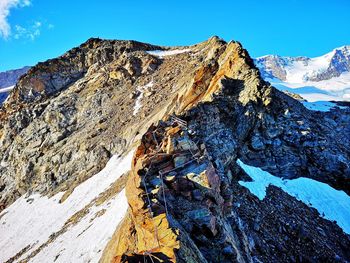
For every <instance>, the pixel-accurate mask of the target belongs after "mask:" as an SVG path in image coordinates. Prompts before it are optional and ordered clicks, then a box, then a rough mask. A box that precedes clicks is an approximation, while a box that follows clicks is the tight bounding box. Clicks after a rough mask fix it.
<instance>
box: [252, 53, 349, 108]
mask: <svg viewBox="0 0 350 263" xmlns="http://www.w3.org/2000/svg"><path fill="white" fill-rule="evenodd" d="M255 64H256V66H257V67H258V68H259V69H260V72H261V74H262V77H263V78H264V79H265V80H267V81H269V82H271V84H272V85H274V86H275V87H277V88H279V89H281V90H287V91H289V92H294V93H297V94H300V95H301V96H302V97H303V98H305V99H307V100H309V101H318V100H326V101H329V100H350V46H342V47H339V48H336V49H334V50H332V51H331V52H329V53H327V54H325V55H323V56H320V57H315V58H308V57H282V56H277V55H267V56H263V57H259V58H256V59H255Z"/></svg>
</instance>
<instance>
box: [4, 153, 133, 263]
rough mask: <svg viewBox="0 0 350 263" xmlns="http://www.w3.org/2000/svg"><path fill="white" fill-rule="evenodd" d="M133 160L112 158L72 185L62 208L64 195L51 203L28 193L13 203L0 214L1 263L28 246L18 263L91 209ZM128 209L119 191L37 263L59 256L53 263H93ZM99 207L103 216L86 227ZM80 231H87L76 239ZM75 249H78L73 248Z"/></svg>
mask: <svg viewBox="0 0 350 263" xmlns="http://www.w3.org/2000/svg"><path fill="white" fill-rule="evenodd" d="M132 157H133V151H132V152H130V153H128V154H127V155H126V156H125V157H124V158H119V157H118V156H116V155H115V156H113V157H112V158H111V159H110V160H109V161H108V163H107V165H106V167H105V168H104V169H102V170H101V171H100V172H99V173H97V174H96V175H94V176H93V177H91V178H89V179H88V180H86V181H85V182H83V183H82V184H80V185H79V186H77V187H76V188H75V189H74V191H73V193H72V194H71V195H70V196H69V197H68V198H67V199H66V200H65V201H64V202H63V203H59V200H60V199H61V197H62V195H63V194H64V193H63V192H61V193H58V194H56V195H55V196H53V197H51V198H48V197H47V196H41V195H40V194H32V195H30V196H28V197H25V196H22V197H21V198H19V199H18V200H16V202H14V203H13V204H12V205H11V206H9V207H8V208H6V209H5V210H4V211H3V212H2V213H1V215H0V233H1V238H0V251H1V253H0V262H5V261H7V260H8V259H9V258H11V257H13V256H14V255H16V254H17V253H18V252H19V251H21V250H22V249H23V248H25V247H27V246H28V245H30V246H32V247H31V248H30V249H29V251H27V252H26V253H24V255H22V257H21V258H20V259H23V258H25V257H26V256H28V255H29V254H30V253H31V252H32V251H34V250H35V249H37V248H38V247H39V246H40V245H42V244H43V243H45V242H46V241H47V240H49V238H50V235H51V234H53V233H55V232H57V231H59V230H61V229H62V227H63V226H64V224H65V222H66V221H67V220H68V219H69V218H71V217H72V216H73V215H74V214H75V213H76V212H78V211H80V210H82V209H83V208H84V207H85V206H87V205H88V204H90V203H91V201H92V200H93V199H95V198H96V197H98V196H99V194H100V193H103V192H104V191H105V190H106V189H108V187H109V186H110V185H111V184H112V183H113V182H115V181H116V180H117V179H118V178H119V177H120V176H121V175H122V174H124V173H125V172H127V171H128V170H130V163H131V160H132ZM127 206H128V204H127V202H126V198H125V195H124V192H121V193H119V194H118V195H117V196H116V197H114V198H113V199H112V200H110V202H109V203H107V204H103V205H102V206H99V207H95V206H93V207H92V208H90V211H89V213H88V215H87V216H86V217H84V218H83V219H82V221H80V222H79V223H78V224H77V225H74V226H71V227H70V229H69V230H68V231H67V232H65V233H64V234H63V236H61V237H59V238H58V239H56V240H55V241H54V242H53V243H51V244H49V246H48V247H47V248H44V249H43V250H42V251H41V252H40V253H39V254H38V255H37V256H38V260H37V261H41V262H53V260H49V259H48V258H45V256H47V257H52V256H53V254H55V256H56V255H57V254H61V256H59V257H58V258H57V260H56V262H89V260H91V261H90V262H97V261H98V260H99V257H100V253H101V251H99V250H100V249H103V247H104V246H105V245H106V244H107V241H108V238H110V237H111V236H112V234H113V232H114V230H115V228H116V226H117V225H118V223H119V222H120V220H121V218H123V216H124V214H125V212H126V209H127ZM103 207H104V208H105V209H107V210H106V212H105V213H104V214H103V215H102V216H100V217H98V218H96V219H95V222H94V223H93V224H91V223H90V219H91V218H92V216H93V215H95V213H96V212H97V211H99V210H101V209H103ZM90 224H91V227H90ZM83 229H86V231H85V232H84V233H82V234H81V235H80V236H79V235H78V234H79V233H78V232H79V231H80V232H82V230H83ZM72 244H74V245H72ZM76 245H77V246H79V247H80V248H81V249H77V247H76ZM83 247H86V248H85V249H83ZM59 249H61V251H60V250H59ZM39 256H40V257H39ZM60 257H61V259H60ZM67 259H69V260H67ZM33 261H36V259H35V258H34V259H33Z"/></svg>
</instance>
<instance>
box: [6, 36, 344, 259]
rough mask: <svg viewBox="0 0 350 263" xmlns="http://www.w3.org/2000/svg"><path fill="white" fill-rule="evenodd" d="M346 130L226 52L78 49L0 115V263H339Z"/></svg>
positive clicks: (211, 47) (207, 46)
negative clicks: (308, 191) (309, 191)
mask: <svg viewBox="0 0 350 263" xmlns="http://www.w3.org/2000/svg"><path fill="white" fill-rule="evenodd" d="M349 123H350V110H349V108H348V107H344V108H334V109H331V110H330V111H328V112H318V111H310V110H308V109H307V108H305V107H304V106H303V105H302V104H301V103H300V102H298V101H296V100H294V99H293V98H291V97H289V96H287V95H286V94H284V93H282V92H280V91H278V90H277V89H275V88H274V87H272V86H271V85H270V84H269V83H267V82H265V81H264V80H263V79H262V78H261V77H260V73H259V71H258V69H257V68H256V67H255V66H254V61H253V60H252V59H251V58H250V57H249V54H248V52H247V51H246V50H244V49H243V48H242V46H241V45H240V44H239V43H238V42H234V41H232V42H229V43H226V42H224V41H222V40H220V39H219V38H217V37H213V38H211V39H209V40H207V41H205V42H203V43H199V44H197V45H193V46H188V47H174V48H171V47H160V46H154V45H150V44H145V43H140V42H136V41H117V40H110V41H107V40H101V39H90V40H88V41H87V42H86V43H84V44H82V45H81V46H79V47H77V48H74V49H72V50H70V51H68V52H67V53H65V54H64V55H63V56H61V57H59V58H56V59H53V60H49V61H47V62H44V63H40V64H38V65H37V66H35V67H33V68H32V69H31V70H29V72H28V73H27V74H26V75H25V76H23V77H22V78H21V79H20V81H19V82H18V84H17V85H16V87H15V88H14V89H13V91H12V92H11V94H10V97H9V98H8V100H7V101H6V102H5V103H4V105H3V107H2V108H1V114H0V124H1V126H0V134H1V137H0V145H1V147H2V149H3V151H2V152H1V153H0V158H1V163H0V164H1V166H0V172H1V177H0V189H1V198H0V202H1V203H2V205H1V208H2V209H3V211H2V212H1V214H0V231H1V233H4V237H5V238H4V239H3V241H2V242H1V243H0V248H1V250H4V251H5V250H6V253H4V254H2V255H1V258H0V259H1V261H4V262H14V261H15V262H18V261H21V260H24V261H29V262H41V261H43V259H45V260H46V261H49V262H53V261H55V262H67V261H68V262H86V261H89V262H97V261H99V260H100V261H101V262H139V261H141V262H144V261H145V262H152V261H154V262H162V261H161V260H163V261H165V262H169V261H172V262H175V261H176V262H265V261H268V262H280V261H287V262H288V261H290V262H298V261H312V260H313V261H335V260H340V261H346V260H347V261H349V259H350V255H349V251H348V247H349V246H350V239H349V235H348V234H349V229H348V227H347V224H346V222H345V223H344V220H343V219H342V218H345V221H346V219H347V218H350V215H349V212H348V211H349V209H347V207H348V206H349V205H348V204H349V200H350V199H349V194H350V192H349V189H350V187H349V186H350V185H349V184H350V181H349V178H350V167H349V163H350V145H349V140H348V134H349V133H350V126H349ZM133 153H134V155H133V156H132V154H133ZM247 167H250V169H247ZM254 167H259V168H260V169H263V170H264V171H265V172H266V174H268V175H269V176H268V175H266V174H265V177H266V178H268V179H269V180H271V182H272V181H273V183H270V184H271V185H270V186H269V184H263V183H261V181H263V180H261V178H260V177H257V175H258V174H261V173H260V172H256V170H254V169H257V168H254ZM129 169H130V172H129V173H128V172H127V171H128V170H129ZM259 171H260V170H259ZM275 177H276V178H277V179H276V178H275ZM251 178H252V179H253V182H251ZM279 180H280V181H279ZM298 180H307V182H308V183H309V184H310V185H312V188H313V189H314V190H315V191H314V192H315V193H320V192H322V191H321V190H322V189H324V188H325V187H326V188H327V189H328V191H327V192H325V191H324V193H327V195H326V196H325V197H327V198H328V201H327V202H328V203H330V206H329V207H330V209H332V207H333V208H334V207H339V205H340V204H342V205H343V206H344V207H345V208H344V209H343V210H342V211H341V212H342V214H341V215H334V214H330V213H329V212H328V211H327V210H325V208H324V206H323V207H320V206H318V205H317V204H310V202H312V201H313V200H314V199H313V198H315V195H310V196H307V197H304V196H302V195H301V194H299V195H298V196H297V195H296V194H295V193H300V192H301V193H305V191H304V190H303V189H304V188H301V187H298V186H296V187H295V188H296V189H295V191H292V190H293V189H292V190H290V187H289V186H290V185H294V184H295V185H298V184H296V183H295V182H298ZM250 182H251V183H252V184H249V183H250ZM254 182H255V184H253V183H254ZM266 182H269V181H267V179H266ZM256 185H257V186H256ZM124 188H125V190H123V189H124ZM255 189H258V190H259V193H262V192H264V195H263V196H261V195H259V194H257V192H256V191H255ZM297 190H299V192H298V191H297ZM339 193H340V194H339ZM319 196H321V195H320V194H318V197H319ZM339 196H341V197H339ZM262 197H263V198H262ZM126 203H127V204H128V205H126ZM331 204H333V206H331ZM34 211H35V212H34ZM43 215H45V217H46V219H45V220H44V219H43V220H41V217H43ZM21 217H25V219H23V220H22V219H21ZM122 218H123V219H122ZM331 220H338V222H335V221H331ZM29 224H30V225H31V229H33V230H34V229H35V230H37V231H35V232H34V231H33V232H25V231H26V230H27V229H28V225H29ZM23 231H24V232H25V233H26V234H25V235H23V236H21V235H19V234H18V233H19V232H23ZM8 244H10V245H8ZM100 257H101V259H100Z"/></svg>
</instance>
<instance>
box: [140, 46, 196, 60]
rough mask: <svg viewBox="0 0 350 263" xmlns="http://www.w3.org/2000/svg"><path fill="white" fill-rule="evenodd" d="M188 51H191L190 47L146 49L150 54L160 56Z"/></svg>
mask: <svg viewBox="0 0 350 263" xmlns="http://www.w3.org/2000/svg"><path fill="white" fill-rule="evenodd" d="M190 51H191V49H189V48H187V49H173V50H152V51H147V53H148V54H150V55H153V56H157V57H160V58H162V57H166V56H172V55H177V54H182V53H187V52H190Z"/></svg>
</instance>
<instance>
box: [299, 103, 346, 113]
mask: <svg viewBox="0 0 350 263" xmlns="http://www.w3.org/2000/svg"><path fill="white" fill-rule="evenodd" d="M302 103H303V105H304V107H305V108H307V109H309V110H313V111H323V112H326V111H330V110H331V109H333V108H335V107H338V108H340V109H345V108H346V107H344V106H338V105H337V104H336V103H333V102H329V101H315V102H308V101H303V102H302Z"/></svg>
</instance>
